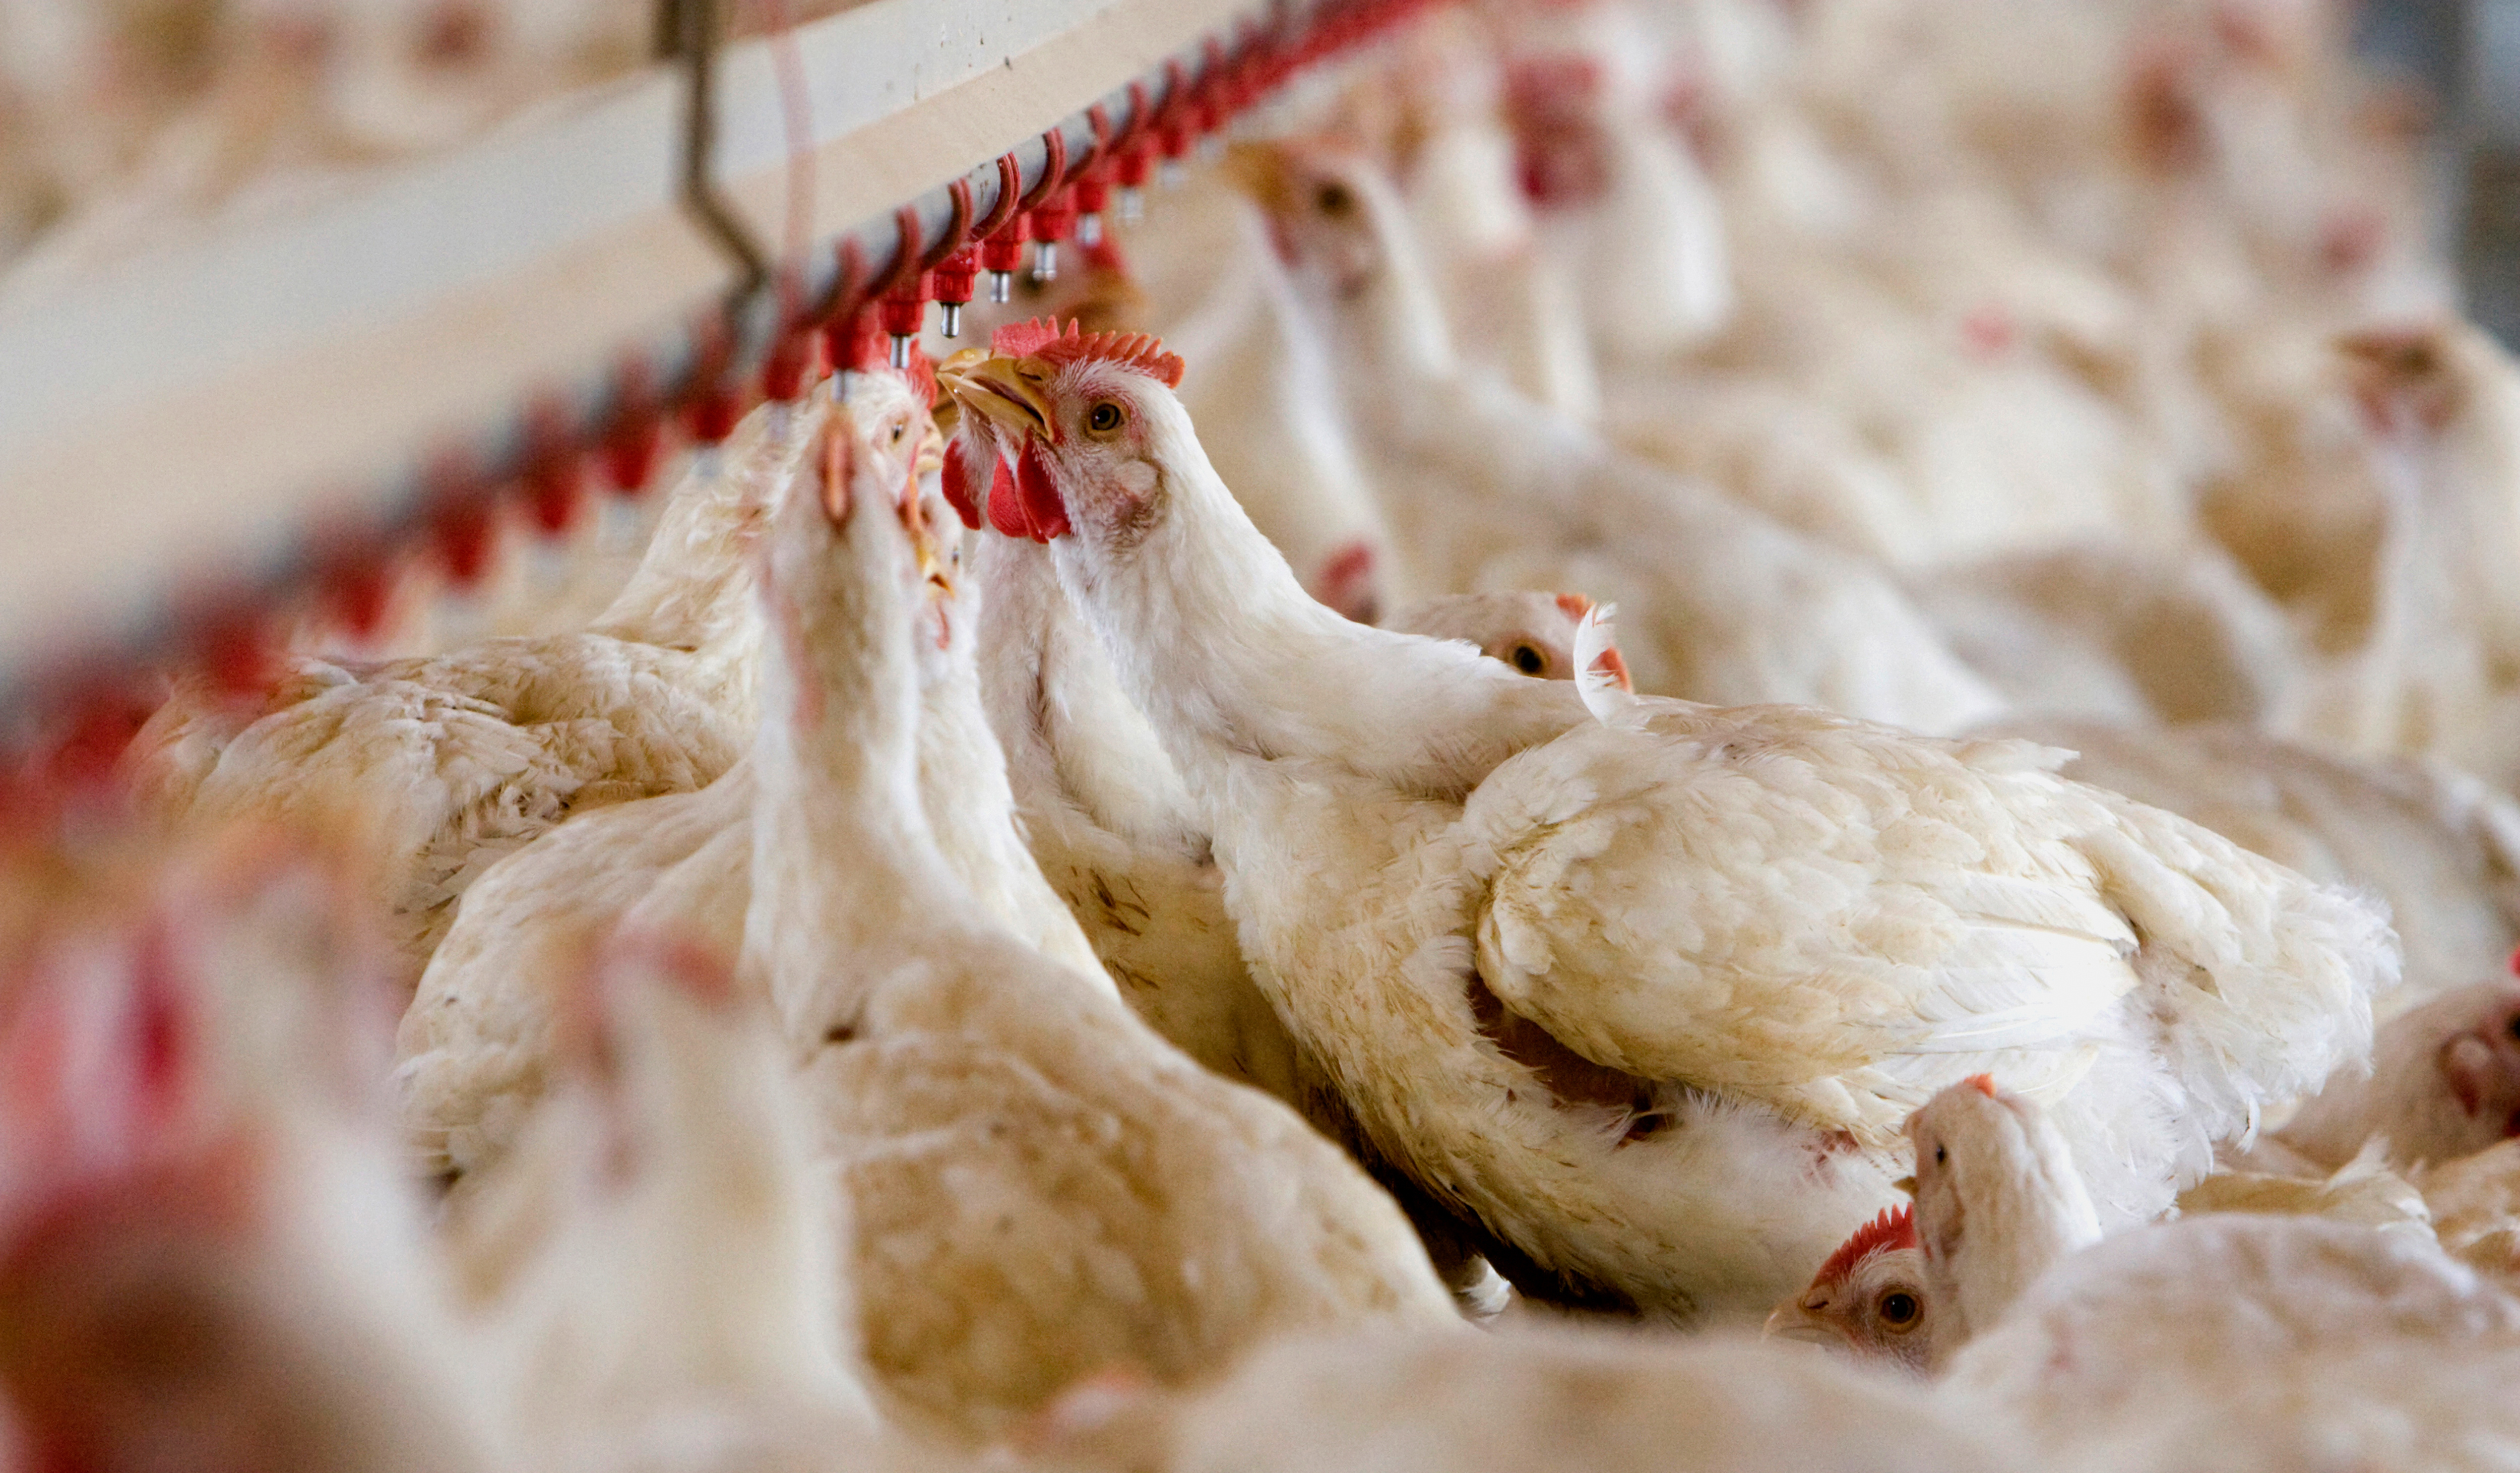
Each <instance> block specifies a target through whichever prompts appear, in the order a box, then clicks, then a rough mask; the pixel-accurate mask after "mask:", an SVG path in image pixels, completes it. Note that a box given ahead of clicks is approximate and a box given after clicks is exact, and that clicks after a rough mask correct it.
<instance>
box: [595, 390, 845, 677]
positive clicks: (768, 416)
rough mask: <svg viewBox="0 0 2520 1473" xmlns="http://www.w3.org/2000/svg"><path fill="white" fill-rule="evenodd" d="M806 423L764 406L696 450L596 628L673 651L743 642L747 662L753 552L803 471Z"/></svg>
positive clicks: (752, 639) (754, 622)
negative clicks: (723, 440)
mask: <svg viewBox="0 0 2520 1473" xmlns="http://www.w3.org/2000/svg"><path fill="white" fill-rule="evenodd" d="M811 423H812V420H811V418H810V416H808V415H805V414H802V413H799V412H797V411H796V410H795V409H794V407H793V406H787V405H771V406H766V407H765V408H764V409H763V410H762V411H760V412H759V417H758V419H757V420H756V421H754V422H752V423H750V424H747V425H746V426H745V427H744V428H743V429H742V430H740V431H739V432H738V433H737V436H736V437H735V438H734V439H732V440H730V441H729V442H728V443H727V444H726V445H724V446H722V447H721V448H719V449H717V450H715V451H713V452H703V458H702V459H700V460H698V461H697V462H696V463H695V464H694V465H693V467H692V469H691V471H690V472H689V473H688V474H687V476H686V477H685V479H684V481H683V483H682V484H681V485H679V486H677V487H675V489H674V493H673V497H672V499H671V501H670V502H669V503H668V504H667V505H666V507H665V512H664V515H663V517H662V518H661V519H659V521H658V522H657V524H656V530H655V532H654V534H653V535H652V537H651V538H650V539H649V542H648V550H647V552H646V553H645V554H644V555H643V556H642V557H641V558H640V559H639V566H638V568H637V569H635V570H634V571H633V572H632V573H631V575H630V580H629V581H628V582H627V583H626V584H624V585H623V586H622V589H621V591H620V593H619V594H617V595H615V596H614V598H613V600H612V602H611V603H610V604H609V605H608V606H607V607H606V609H605V611H604V614H603V616H602V617H601V618H599V619H598V620H597V621H595V623H594V625H593V628H594V629H595V631H596V632H597V633H601V634H609V635H612V636H613V637H615V638H617V639H626V640H630V641H633V642H635V643H640V644H653V645H662V646H664V647H666V648H668V649H677V650H692V651H700V650H716V649H721V648H725V647H727V646H730V645H741V646H742V654H743V656H744V658H745V659H747V660H748V659H749V652H750V650H751V648H752V646H753V645H754V644H755V643H757V641H758V637H759V627H760V625H759V619H758V614H757V611H756V609H755V606H754V602H753V598H752V589H753V581H754V570H753V547H754V544H755V543H756V542H757V541H758V540H759V537H760V533H761V529H762V526H763V524H764V522H765V521H766V520H767V519H768V518H769V516H770V515H771V514H772V513H773V512H774V511H775V510H776V509H777V507H778V505H779V503H780V501H781V499H782V496H781V492H782V490H783V488H784V487H786V486H787V484H788V483H790V482H791V481H792V480H794V479H795V477H796V476H797V475H798V474H799V473H800V472H801V471H802V470H803V469H804V461H805V457H806V455H807V454H808V452H809V451H810V450H811V448H812V445H813V440H814V437H813V436H812V435H810V434H808V433H806V428H807V427H808V426H809V425H810V424H811Z"/></svg>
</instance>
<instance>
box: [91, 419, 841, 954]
mask: <svg viewBox="0 0 2520 1473" xmlns="http://www.w3.org/2000/svg"><path fill="white" fill-rule="evenodd" d="M807 442H808V439H807V437H805V436H804V435H803V434H801V433H800V429H799V426H798V425H797V423H796V422H795V420H794V419H793V417H791V416H790V415H788V414H787V410H786V406H782V405H765V406H763V407H762V408H761V409H758V410H755V411H754V412H753V414H752V415H751V416H749V417H748V418H747V420H746V423H745V424H744V425H743V426H742V428H741V429H740V430H739V432H738V434H737V437H736V438H735V439H734V440H733V441H731V442H730V443H729V444H728V445H727V446H726V447H725V450H724V453H723V456H722V458H720V459H719V461H718V462H717V468H716V470H715V472H714V474H711V473H710V472H709V471H708V470H707V469H706V468H705V467H703V468H702V469H699V470H696V471H695V473H694V475H693V477H692V479H691V480H690V481H689V482H687V483H685V484H684V485H683V486H681V487H680V488H678V489H677V490H676V491H675V493H674V504H673V506H672V507H671V508H670V509H669V510H668V511H667V513H666V515H665V518H664V520H663V523H662V525H660V526H659V528H658V529H657V531H656V535H655V539H654V541H653V542H652V544H651V545H650V547H649V549H648V554H647V556H646V558H645V559H644V560H642V562H641V563H640V566H639V571H638V573H637V574H636V575H633V577H632V579H631V581H630V584H629V586H628V587H626V588H624V589H623V590H622V592H621V595H620V597H618V598H617V599H615V600H613V603H612V607H611V608H610V609H609V610H607V612H606V614H605V617H604V618H603V619H602V620H601V621H598V622H597V623H596V624H595V625H594V626H593V627H592V628H589V629H587V630H585V631H584V632H582V633H577V634H568V635H559V636H553V637H549V638H541V639H493V640H488V641H484V642H483V643H480V644H477V645H473V646H472V647H470V648H467V649H464V650H460V651H457V652H455V653H452V654H448V655H440V656H435V657H430V658H427V659H415V660H397V661H389V662H386V663H383V664H381V665H361V664H357V663H354V662H346V661H342V662H335V661H328V660H322V659H316V658H311V657H309V658H302V659H299V660H298V661H296V662H295V665H294V668H293V670H292V672H291V673H290V675H289V676H288V677H287V678H286V679H284V680H283V681H281V682H280V684H279V685H278V686H277V688H275V689H274V690H273V691H272V692H271V693H270V695H269V696H268V698H267V699H265V700H264V701H263V702H262V703H261V704H260V705H259V707H258V708H255V709H250V710H247V711H244V712H242V713H240V712H237V711H235V710H233V709H232V708H230V707H227V706H225V705H222V704H221V702H220V700H219V698H218V697H217V696H216V695H215V694H214V693H212V692H210V691H209V690H207V689H206V688H203V689H196V690H192V691H189V692H184V693H179V694H178V696H177V697H176V698H175V699H174V700H172V701H170V702H168V703H167V705H166V707H165V708H164V709H163V710H161V711H160V712H159V713H158V714H157V715H156V716H154V717H152V718H151V720H150V723H149V725H148V726H147V727H146V728H144V729H143V730H142V732H141V733H140V735H139V736H138V737H137V738H136V739H135V740H134V742H133V746H132V756H131V760H132V762H133V764H134V766H135V769H136V771H137V774H138V781H139V782H140V784H141V786H142V788H143V790H144V792H145V793H146V794H147V796H148V799H149V801H150V803H151V806H154V807H155V808H157V809H158V810H159V811H160V812H162V813H163V814H164V815H166V816H167V817H168V818H169V819H170V820H184V819H191V820H195V821H216V820H222V819H228V818H234V817H238V816H246V815H251V816H258V817H265V818H283V819H285V818H290V817H293V816H297V815H303V814H306V813H309V812H341V813H350V814H364V815H366V817H367V821H368V826H369V831H370V842H371V844H372V845H373V846H374V849H375V852H376V855H377V858H378V861H379V863H378V868H379V872H380V884H381V885H382V891H381V898H382V901H383V902H384V904H385V905H386V906H387V908H388V909H389V910H390V911H391V912H392V913H393V915H394V917H395V919H396V923H397V928H398V935H397V937H396V940H397V942H398V944H399V945H400V947H401V950H402V954H403V958H404V961H405V964H406V966H407V967H408V972H407V973H406V976H407V977H409V978H417V977H418V976H419V975H420V971H421V969H422V968H423V967H424V966H425V965H427V961H428V957H429V954H430V952H432V951H433V950H434V949H435V948H436V945H437V942H438V940H439V939H440V938H441V937H443V936H444V935H445V933H446V928H447V927H448V925H450V924H451V923H452V922H453V920H454V912H455V902H456V900H457V899H458V898H461V897H462V895H463V893H464V891H465V888H466V887H467V886H469V885H470V884H471V883H472V881H473V880H474V879H476V878H477V877H478V876H479V875H480V874H481V873H482V872H483V871H484V870H486V869H488V868H489V867H490V865H491V864H492V863H493V862H494V861H495V860H497V859H499V858H500V857H501V856H503V855H505V854H507V853H509V852H512V851H514V850H516V849H517V848H518V847H520V846H522V845H524V844H525V843H527V842H529V841H531V840H532V839H534V838H535V837H537V836H538V835H540V834H542V833H544V832H546V831H548V830H550V829H551V828H553V827H554V826H555V825H557V824H559V823H560V822H561V821H562V819H564V818H566V817H568V816H569V815H570V814H572V813H582V812H586V811H589V810H592V809H595V808H600V807H602V806H606V805H608V804H615V803H621V802H625V801H628V800H631V799H637V798H650V797H654V796H656V795H658V794H664V793H681V792H690V791H692V790H695V789H697V788H701V787H704V786H706V785H707V784H708V783H710V782H711V781H713V780H714V779H715V778H716V777H717V776H718V775H719V774H720V773H722V772H724V771H725V770H726V769H727V768H728V767H729V766H731V765H733V764H734V762H735V761H736V760H737V759H738V758H739V757H741V756H742V751H743V744H744V742H745V741H746V740H747V739H748V737H749V735H750V731H751V726H752V721H753V711H754V705H753V695H752V681H753V668H752V667H753V659H754V653H755V651H756V650H757V649H758V647H759V644H760V627H759V616H758V615H757V614H756V613H755V611H754V610H753V608H752V601H751V584H752V556H751V544H752V542H753V540H754V537H755V535H756V533H757V530H758V529H759V527H760V525H761V521H762V519H763V517H764V516H765V515H766V514H767V512H768V511H769V509H770V508H771V507H772V506H773V505H774V504H775V503H776V502H777V501H778V500H779V498H780V497H781V496H782V495H783V494H784V493H785V488H786V486H787V483H788V482H789V481H790V480H792V479H793V478H794V477H795V476H796V475H797V474H798V473H799V470H800V468H801V467H802V464H803V456H804V447H805V445H806V444H807Z"/></svg>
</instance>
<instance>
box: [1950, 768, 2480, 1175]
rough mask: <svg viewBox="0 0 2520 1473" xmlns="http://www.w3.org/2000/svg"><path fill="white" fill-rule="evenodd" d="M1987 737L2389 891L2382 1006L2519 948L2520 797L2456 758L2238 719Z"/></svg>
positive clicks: (2317, 870) (2291, 862) (2417, 996)
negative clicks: (2379, 749)
mask: <svg viewBox="0 0 2520 1473" xmlns="http://www.w3.org/2000/svg"><path fill="white" fill-rule="evenodd" d="M1980 734H1981V735H1986V736H2010V737H2025V738H2028V739H2029V740H2031V741H2034V742H2039V743H2042V744H2044V745H2046V746H2049V747H2061V748H2065V749H2068V750H2070V751H2072V752H2073V754H2074V758H2073V760H2071V761H2069V762H2067V763H2066V764H2065V767H2064V769H2063V770H2064V772H2065V775H2066V776H2068V777H2071V778H2073V779H2075V780H2076V781H2078V782H2087V783H2090V784H2092V785H2093V786H2094V787H2101V788H2107V789H2109V790H2110V791H2111V792H2115V793H2124V794H2125V795H2127V796H2128V797H2129V798H2132V799H2135V800H2136V801H2138V802H2139V803H2147V804H2150V805H2152V806H2155V807H2159V808H2167V809H2169V810H2170V811H2171V812H2174V813H2177V814H2179V815H2180V816H2181V817H2183V818H2186V819H2190V820H2192V821H2194V822H2197V823H2201V824H2203V825H2205V826H2206V827H2207V828H2209V829H2212V830H2214V831H2215V832H2216V833H2218V834H2221V835H2222V836H2223V837H2224V838H2226V839H2228V840H2230V841H2231V842H2232V843H2234V844H2238V845H2241V846H2243V847H2245V848H2247V849H2250V850H2254V851H2256V852H2258V853H2261V854H2264V855H2266V856H2267V857H2268V858H2270V859H2273V860H2274V861H2275V862H2276V863H2278V864H2281V865H2283V866H2285V867H2286V868H2289V869H2295V870H2299V871H2300V872H2301V873H2303V874H2305V875H2307V876H2309V877H2310V878H2312V879H2314V880H2319V881H2323V882H2326V883H2328V884H2335V885H2352V886H2356V887H2359V888H2361V889H2363V890H2365V891H2368V892H2370V893H2371V894H2373V895H2375V896H2377V897H2378V898H2381V899H2383V900H2386V901H2387V902H2388V905H2389V916H2390V921H2391V923H2392V926H2393V928H2394V929H2395V930H2396V932H2397V934H2398V941H2399V944H2400V945H2401V946H2402V947H2403V948H2404V952H2405V957H2406V971H2405V981H2406V985H2405V986H2404V987H2401V988H2399V989H2397V990H2395V991H2392V992H2390V993H2388V994H2386V995H2384V996H2382V997H2381V998H2380V999H2379V1004H2378V1005H2379V1009H2380V1015H2381V1016H2382V1017H2383V1018H2386V1017H2389V1016H2392V1015H2394V1014H2396V1013H2399V1012H2403V1011H2405V1010H2406V1009H2408V1008H2410V1007H2414V1006H2416V1005H2417V1004H2419V1003H2421V1002H2423V1001H2424V1000H2425V999H2426V998H2429V997H2433V996H2436V995H2438V994H2440V993H2441V992H2443V991H2445V990H2451V989H2454V988H2463V987H2466V986H2468V985H2469V984H2470V983H2472V982H2473V981H2474V979H2476V978H2477V977H2479V976H2490V975H2492V973H2493V972H2495V971H2496V970H2497V969H2498V968H2499V966H2500V965H2501V963H2502V960H2503V958H2505V957H2506V956H2508V955H2509V954H2510V952H2511V948H2512V945H2513V944H2515V943H2520V806H2514V805H2513V803H2512V801H2511V800H2510V799H2509V798H2507V797H2505V796H2503V795H2502V794H2500V793H2498V792H2495V791H2494V790H2493V789H2492V788H2491V787H2489V786H2488V785H2487V784H2485V783H2483V782H2480V781H2478V780H2477V779H2476V778H2474V777H2471V776H2469V775H2468V774H2466V773H2464V772H2459V771H2457V770H2455V769H2453V768H2452V767H2451V766H2450V765H2448V764H2447V763H2444V762H2440V761H2435V760H2426V759H2415V758H2391V757H2360V758H2358V757H2355V756H2352V755H2350V754H2346V753H2339V752H2333V751H2322V750H2320V749H2318V747H2315V746H2309V745H2305V744H2302V743H2299V742H2289V741H2285V740H2283V739H2282V738H2280V737H2276V736H2272V735H2269V734H2268V733H2266V732H2264V731H2259V730H2255V729H2252V728H2250V727H2246V726H2238V725H2226V724H2216V725H2208V726H2183V727H2168V728H2165V727H2160V726H2145V725H2118V724H2114V723H2110V722H2103V721H2088V720H2082V721H2068V720H2038V719H2012V720H2004V721H1998V722H1996V723H1994V724H1993V725H1991V726H1989V727H1987V728H1986V729H1985V730H1984V731H1982V732H1981V733H1980ZM2347 1154H2349V1155H2350V1154H2352V1153H2351V1152H2350V1151H2349V1152H2348V1153H2347ZM2329 1164H2330V1165H2331V1166H2332V1165H2334V1163H2333V1162H2331V1163H2329Z"/></svg>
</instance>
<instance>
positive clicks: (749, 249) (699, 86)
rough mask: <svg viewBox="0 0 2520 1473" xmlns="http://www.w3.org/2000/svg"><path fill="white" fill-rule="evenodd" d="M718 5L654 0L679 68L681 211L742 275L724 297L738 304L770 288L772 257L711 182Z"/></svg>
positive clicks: (664, 53) (661, 46) (708, 0)
mask: <svg viewBox="0 0 2520 1473" xmlns="http://www.w3.org/2000/svg"><path fill="white" fill-rule="evenodd" d="M717 43H718V7H717V0H657V7H656V47H657V51H658V54H659V56H660V58H662V59H666V60H672V61H677V62H680V63H681V64H682V69H683V159H682V164H683V168H682V191H681V194H682V205H683V209H684V211H685V212H686V213H688V214H690V215H691V217H692V218H693V220H695V221H697V223H698V225H699V227H700V229H701V230H702V231H704V232H706V233H707V235H708V237H709V239H710V240H712V241H714V242H716V243H717V247H718V249H719V250H720V251H722V252H724V253H726V256H727V259H728V260H729V261H730V262H731V263H733V264H734V266H735V267H736V269H737V271H738V272H739V273H741V274H740V276H739V279H738V280H737V282H736V284H735V286H734V287H733V288H732V289H731V290H730V292H729V294H728V295H729V296H730V297H731V298H732V299H735V300H737V301H742V300H745V299H749V298H751V297H753V296H754V295H755V294H757V293H759V292H760V291H761V289H762V288H763V287H765V286H767V285H769V283H770V256H769V253H767V252H765V251H763V250H762V249H761V243H760V242H758V241H756V240H754V239H753V238H752V233H751V232H750V231H749V230H747V229H745V228H744V225H743V221H742V220H741V219H739V218H738V217H737V216H736V213H735V211H734V209H733V208H731V207H729V206H728V205H727V203H726V197H725V196H723V195H721V194H719V193H718V191H717V181H716V180H714V179H712V178H711V177H709V159H710V155H711V154H712V153H713V152H715V149H716V145H717Z"/></svg>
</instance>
